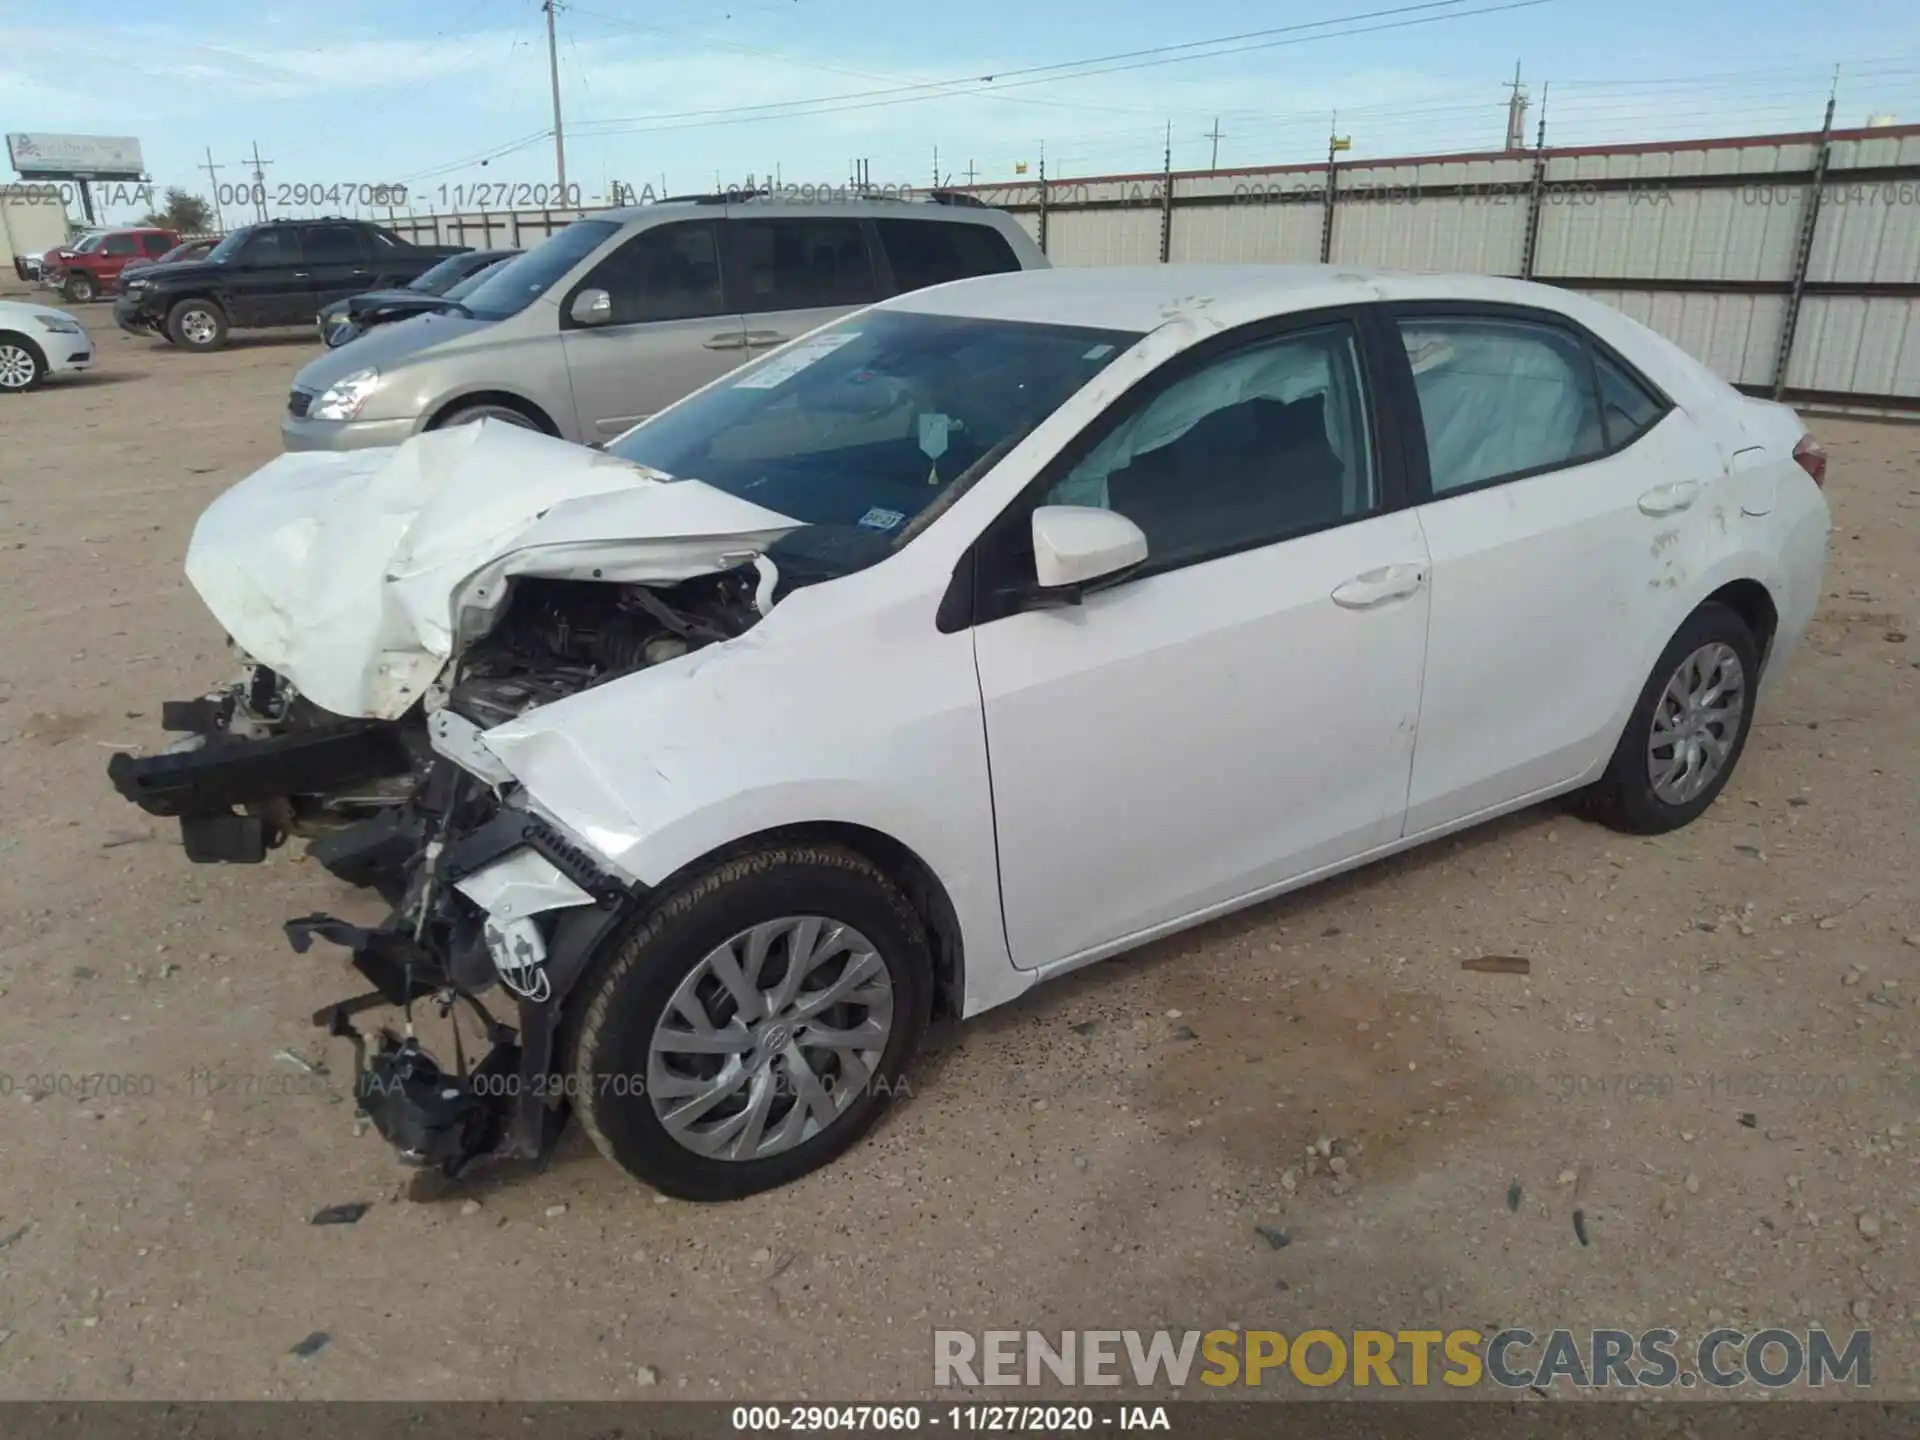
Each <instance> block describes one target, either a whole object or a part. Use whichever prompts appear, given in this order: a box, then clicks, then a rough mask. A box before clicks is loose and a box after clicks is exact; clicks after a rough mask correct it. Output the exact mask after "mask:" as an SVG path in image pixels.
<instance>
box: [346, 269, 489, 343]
mask: <svg viewBox="0 0 1920 1440" xmlns="http://www.w3.org/2000/svg"><path fill="white" fill-rule="evenodd" d="M518 254H520V252H519V251H518V250H469V251H467V252H466V253H465V254H464V255H449V256H448V257H447V258H446V259H445V260H442V261H441V262H440V263H439V264H438V265H436V266H434V267H433V268H432V269H431V270H429V271H427V272H426V274H424V275H421V276H419V277H418V278H416V279H414V280H412V281H410V282H408V283H407V284H405V285H401V286H398V287H396V288H394V289H391V290H373V291H369V292H368V293H367V294H365V295H349V296H348V297H347V298H346V299H344V300H336V301H334V302H333V303H332V304H331V305H328V306H325V307H323V308H322V309H321V311H320V313H319V315H318V316H316V317H315V323H316V324H317V325H318V327H319V330H320V339H321V341H322V342H323V343H324V344H325V345H326V346H327V347H328V348H329V349H338V348H339V347H340V346H342V345H344V344H346V343H347V341H349V340H355V339H358V338H359V337H360V336H361V335H364V334H365V333H366V332H367V331H369V330H371V329H373V328H374V326H376V325H390V324H392V323H393V322H394V321H395V320H410V319H412V318H413V317H414V316H415V315H425V314H428V313H430V312H433V311H437V310H449V311H453V312H455V313H458V312H459V310H460V308H461V307H460V306H459V304H458V303H448V302H458V301H461V300H464V299H465V298H466V297H467V296H468V295H469V294H471V293H472V291H473V289H474V287H475V286H476V285H477V284H478V283H479V280H480V277H481V276H482V275H485V274H486V273H488V272H489V271H491V270H493V269H494V268H495V267H496V266H499V265H501V264H502V263H504V262H505V261H508V260H511V259H512V258H513V257H514V256H516V255H518Z"/></svg>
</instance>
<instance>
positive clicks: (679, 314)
mask: <svg viewBox="0 0 1920 1440" xmlns="http://www.w3.org/2000/svg"><path fill="white" fill-rule="evenodd" d="M583 286H584V288H586V289H597V290H604V291H606V292H607V295H608V297H609V298H610V299H611V300H612V301H613V319H612V321H611V322H610V323H612V324H614V325H637V324H641V323H643V322H646V321H650V320H695V319H699V318H700V317H702V316H707V315H718V314H721V313H722V310H723V306H722V303H721V298H720V254H719V250H718V248H717V246H716V242H715V240H714V229H713V223H712V222H711V221H708V220H687V221H681V222H679V223H677V224H670V225H655V226H653V227H651V228H650V229H646V230H642V231H641V232H640V233H639V234H638V235H636V236H634V237H633V238H632V239H631V240H629V241H627V242H626V244H624V245H622V246H621V247H620V248H619V249H618V250H616V251H614V252H613V253H612V254H611V255H609V256H608V257H607V258H606V259H604V260H602V261H601V262H600V263H599V264H598V265H596V266H594V267H593V271H592V273H591V274H589V275H588V276H587V278H586V280H585V281H584V282H583Z"/></svg>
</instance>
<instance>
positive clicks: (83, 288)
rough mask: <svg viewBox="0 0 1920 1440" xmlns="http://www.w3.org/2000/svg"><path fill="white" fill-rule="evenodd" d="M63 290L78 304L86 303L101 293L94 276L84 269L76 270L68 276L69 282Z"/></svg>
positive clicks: (68, 297)
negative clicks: (94, 281)
mask: <svg viewBox="0 0 1920 1440" xmlns="http://www.w3.org/2000/svg"><path fill="white" fill-rule="evenodd" d="M61 290H62V292H63V293H64V294H65V295H66V297H67V299H69V300H71V301H73V302H74V303H75V304H76V305H84V304H86V303H87V301H89V300H91V299H93V297H94V296H96V295H98V294H99V293H100V287H99V286H97V285H95V284H94V283H93V277H92V276H91V275H89V274H87V273H86V271H84V270H76V271H74V273H73V274H71V275H69V276H67V283H66V284H65V285H63V286H62V287H61Z"/></svg>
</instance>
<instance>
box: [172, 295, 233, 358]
mask: <svg viewBox="0 0 1920 1440" xmlns="http://www.w3.org/2000/svg"><path fill="white" fill-rule="evenodd" d="M167 338H168V339H169V340H171V341H173V343H174V344H176V345H178V346H179V347H180V348H181V349H182V350H199V351H202V352H206V351H213V350H218V349H220V348H221V347H222V346H224V345H225V344H226V343H227V312H226V311H224V310H222V309H221V308H220V306H219V305H218V304H216V303H215V302H214V301H212V300H182V301H180V302H179V303H178V304H176V305H175V306H174V307H173V308H172V309H171V310H169V311H167Z"/></svg>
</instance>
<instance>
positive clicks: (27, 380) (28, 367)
mask: <svg viewBox="0 0 1920 1440" xmlns="http://www.w3.org/2000/svg"><path fill="white" fill-rule="evenodd" d="M39 373H40V365H39V362H38V361H37V360H35V359H34V358H33V356H32V355H31V354H29V353H28V352H27V349H26V347H25V346H22V345H0V390H24V389H26V388H27V387H28V386H29V385H31V384H33V382H34V380H35V379H36V378H38V376H39Z"/></svg>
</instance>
